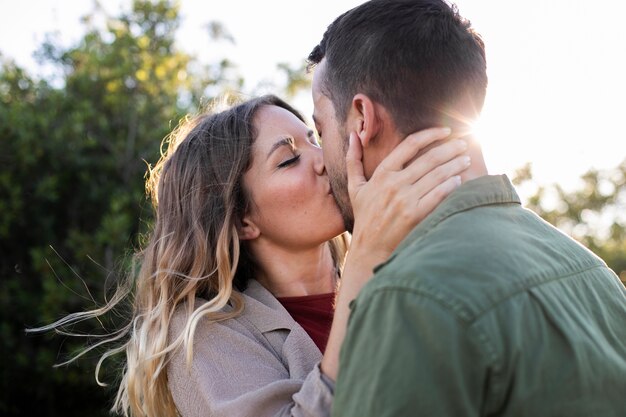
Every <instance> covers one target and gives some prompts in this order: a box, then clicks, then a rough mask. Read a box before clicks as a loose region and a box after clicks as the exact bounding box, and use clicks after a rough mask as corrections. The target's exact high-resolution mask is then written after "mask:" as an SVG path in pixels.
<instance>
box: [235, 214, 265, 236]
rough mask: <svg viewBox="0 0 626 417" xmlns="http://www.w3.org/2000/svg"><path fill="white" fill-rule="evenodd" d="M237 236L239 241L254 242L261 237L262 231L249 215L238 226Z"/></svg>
mask: <svg viewBox="0 0 626 417" xmlns="http://www.w3.org/2000/svg"><path fill="white" fill-rule="evenodd" d="M237 234H238V235H239V240H254V239H256V238H258V237H259V236H260V235H261V230H260V229H259V227H258V226H257V225H256V223H254V221H252V219H251V218H250V216H249V215H245V216H244V218H243V219H241V221H240V222H238V224H237Z"/></svg>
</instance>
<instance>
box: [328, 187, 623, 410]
mask: <svg viewBox="0 0 626 417" xmlns="http://www.w3.org/2000/svg"><path fill="white" fill-rule="evenodd" d="M340 364H341V365H340V369H339V375H338V380H337V384H336V387H335V401H334V405H333V416H336V417H351V416H354V417H367V416H376V417H383V416H438V417H443V416H454V417H462V416H529V417H541V416H567V417H574V416H581V417H582V416H585V417H591V416H593V417H595V416H621V417H624V416H626V289H625V288H624V286H623V284H622V283H621V282H620V281H619V279H618V278H617V276H616V275H615V273H613V271H611V270H610V269H609V268H608V267H607V266H606V264H605V263H604V262H603V261H602V260H601V259H599V258H598V257H597V256H595V255H594V254H593V253H591V252H590V251H589V250H587V249H586V248H584V247H583V246H582V245H580V244H578V243H576V242H575V241H574V240H572V239H571V238H569V237H567V236H566V235H564V234H563V233H561V232H559V231H558V230H557V229H555V228H554V227H552V226H550V225H549V224H548V223H546V222H545V221H543V220H542V219H540V218H539V217H538V216H537V215H535V214H534V213H532V212H531V211H529V210H526V209H524V208H522V207H521V205H520V200H519V197H518V196H517V194H516V192H515V190H514V188H513V186H512V185H511V183H510V182H509V180H508V178H507V177H506V176H486V177H481V178H478V179H476V180H473V181H469V182H468V183H466V184H464V185H463V186H461V187H459V189H458V190H457V191H455V192H454V193H453V194H451V195H450V196H449V197H448V198H447V199H446V200H445V201H444V202H443V203H442V204H441V205H440V206H439V207H438V208H437V209H436V210H435V211H434V212H433V213H431V215H429V216H428V217H427V218H426V219H425V220H424V221H423V222H422V223H421V224H419V225H418V226H417V227H416V228H415V229H414V230H413V231H412V232H411V233H410V234H409V236H407V238H406V239H405V240H404V241H403V242H402V243H401V245H400V246H399V247H398V249H397V250H396V251H395V252H394V254H393V255H392V256H391V257H390V259H389V260H388V261H387V262H385V263H384V264H382V265H380V266H379V267H377V269H376V273H375V275H374V277H373V278H372V280H371V281H370V282H369V283H368V284H367V285H366V286H365V287H364V288H363V290H362V291H361V293H360V294H359V296H358V297H357V299H356V300H355V301H353V304H352V312H351V316H350V321H349V324H348V332H347V335H346V339H345V341H344V345H343V348H342V351H341V356H340Z"/></svg>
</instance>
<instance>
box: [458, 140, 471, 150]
mask: <svg viewBox="0 0 626 417" xmlns="http://www.w3.org/2000/svg"><path fill="white" fill-rule="evenodd" d="M459 142H461V149H463V150H466V149H467V147H468V146H469V145H468V144H467V141H466V140H463V139H459Z"/></svg>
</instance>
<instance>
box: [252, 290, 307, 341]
mask: <svg viewBox="0 0 626 417" xmlns="http://www.w3.org/2000/svg"><path fill="white" fill-rule="evenodd" d="M243 294H244V296H245V297H246V301H245V303H246V304H245V310H244V316H245V317H246V319H248V320H249V321H250V322H252V323H253V324H254V325H255V326H256V327H257V328H258V329H259V330H260V331H261V332H268V331H271V330H277V329H289V330H292V329H294V327H300V326H299V325H298V324H297V323H296V321H295V320H294V319H293V318H292V317H291V315H290V314H289V313H288V312H287V310H286V309H285V307H283V305H282V304H281V303H280V302H279V301H278V300H277V299H276V297H274V296H273V295H272V293H271V292H269V291H268V290H267V289H266V288H265V287H264V286H263V285H261V284H260V283H259V282H258V281H257V280H255V279H251V280H250V281H249V282H248V287H247V288H246V289H245V291H244V292H243Z"/></svg>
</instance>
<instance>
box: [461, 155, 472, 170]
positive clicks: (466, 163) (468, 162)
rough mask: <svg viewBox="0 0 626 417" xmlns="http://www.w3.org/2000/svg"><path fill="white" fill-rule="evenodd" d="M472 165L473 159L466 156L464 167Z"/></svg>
mask: <svg viewBox="0 0 626 417" xmlns="http://www.w3.org/2000/svg"><path fill="white" fill-rule="evenodd" d="M471 163H472V158H471V157H470V156H468V155H465V156H464V157H463V165H465V166H466V167H468V166H470V164H471Z"/></svg>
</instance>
